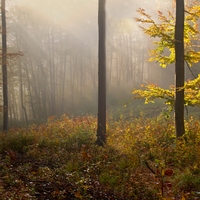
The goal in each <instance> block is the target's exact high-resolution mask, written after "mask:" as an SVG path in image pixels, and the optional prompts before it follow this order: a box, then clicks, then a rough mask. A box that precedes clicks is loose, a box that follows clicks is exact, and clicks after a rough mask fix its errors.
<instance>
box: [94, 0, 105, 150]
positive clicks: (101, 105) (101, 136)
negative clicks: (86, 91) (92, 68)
mask: <svg viewBox="0 0 200 200" xmlns="http://www.w3.org/2000/svg"><path fill="white" fill-rule="evenodd" d="M105 3H106V1H105V0H99V11H98V15H99V16H98V23H99V55H98V56H99V64H98V67H99V72H98V83H99V86H98V127H97V141H96V143H97V145H99V146H103V145H104V143H105V142H106V22H105V21H106V13H105Z"/></svg>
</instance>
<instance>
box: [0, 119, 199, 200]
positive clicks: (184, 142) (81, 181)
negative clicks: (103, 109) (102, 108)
mask: <svg viewBox="0 0 200 200" xmlns="http://www.w3.org/2000/svg"><path fill="white" fill-rule="evenodd" d="M199 124H200V121H199V120H198V119H194V118H192V117H191V118H190V119H188V120H187V121H186V134H185V136H184V137H182V138H180V139H178V140H177V139H176V137H175V130H174V123H173V120H171V119H165V118H153V119H148V118H142V117H140V118H134V119H131V120H130V121H125V120H124V119H122V118H121V119H119V120H112V119H109V120H108V127H107V144H106V145H105V146H104V147H98V146H96V145H94V143H95V140H96V136H95V135H96V118H95V117H91V116H85V117H77V118H69V117H67V116H63V117H61V118H60V119H54V118H53V117H51V118H49V119H48V122H47V123H46V124H43V125H39V126H37V125H32V126H30V127H29V128H26V129H25V128H24V129H23V128H19V129H11V130H9V132H8V133H7V134H5V133H1V135H0V153H1V154H0V199H3V200H8V199H9V200H18V199H19V200H22V199H23V200H26V199H27V200H34V199H41V200H42V199H43V200H47V199H49V200H56V199H58V200H60V199H69V200H70V199H75V200H76V199H84V200H89V199H95V200H98V199H99V200H102V199H105V200H107V199H110V200H123V199H124V200H125V199H126V200H127V199H128V200H131V199H133V200H148V199H149V200H157V199H158V200H160V199H162V200H173V199H174V200H179V199H180V200H186V199H196V200H197V199H200V148H199V147H200V126H199Z"/></svg>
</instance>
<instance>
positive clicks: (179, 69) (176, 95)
mask: <svg viewBox="0 0 200 200" xmlns="http://www.w3.org/2000/svg"><path fill="white" fill-rule="evenodd" d="M176 9H177V11H176V18H174V17H173V15H172V14H171V13H170V12H168V17H166V16H165V15H163V13H162V12H160V11H158V15H159V20H160V21H161V23H159V24H158V23H155V22H154V21H153V20H152V18H151V16H150V15H148V14H146V13H145V11H144V9H139V10H138V11H139V12H140V13H141V14H142V15H143V16H144V17H145V18H146V19H137V21H139V22H142V23H150V24H152V25H151V26H150V27H149V28H143V27H142V28H143V30H144V32H145V33H147V34H148V35H150V36H151V37H154V38H156V37H158V38H159V40H157V41H156V42H155V44H156V45H157V46H156V48H155V49H154V50H152V51H151V54H150V55H151V58H150V61H157V62H159V63H160V65H161V66H162V67H166V66H167V65H169V64H172V63H175V76H176V80H175V87H170V89H169V90H165V89H163V88H160V87H158V86H156V85H154V84H150V85H148V86H146V90H135V91H134V92H133V94H136V98H145V102H146V103H148V102H152V101H154V99H155V98H161V99H165V100H166V104H168V105H170V106H171V108H173V107H174V110H175V126H176V136H177V137H180V136H182V135H183V134H184V132H185V129H184V105H191V106H194V105H200V102H199V100H198V99H199V97H198V94H199V92H198V90H199V88H200V84H199V80H200V77H197V78H195V79H194V80H188V81H187V82H184V78H185V75H184V62H185V63H186V64H187V66H188V68H189V67H190V66H192V64H194V63H198V62H199V60H200V52H198V51H197V49H196V48H195V45H194V43H195V42H196V41H198V38H199V30H198V19H199V17H200V6H199V5H198V4H193V5H189V6H186V9H185V6H184V0H182V1H177V4H176ZM185 10H186V11H185ZM165 50H167V51H168V54H167V55H166V54H164V51H165ZM189 70H190V71H191V69H190V68H189ZM191 72H192V71H191ZM171 110H172V109H171Z"/></svg>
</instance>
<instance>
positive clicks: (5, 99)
mask: <svg viewBox="0 0 200 200" xmlns="http://www.w3.org/2000/svg"><path fill="white" fill-rule="evenodd" d="M1 19H2V76H3V130H4V131H7V130H8V81H7V79H8V77H7V33H6V10H5V0H1Z"/></svg>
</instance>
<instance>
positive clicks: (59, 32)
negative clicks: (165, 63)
mask: <svg viewBox="0 0 200 200" xmlns="http://www.w3.org/2000/svg"><path fill="white" fill-rule="evenodd" d="M7 4H8V6H7V7H8V11H7V27H8V28H7V35H8V37H7V38H8V39H7V40H8V42H7V43H8V53H10V54H11V55H12V54H17V53H18V54H19V56H16V57H14V58H13V57H10V58H8V59H9V61H8V62H9V63H8V82H9V84H8V91H9V92H8V95H9V97H8V99H9V119H10V123H11V124H13V123H16V122H25V123H32V122H37V121H40V120H46V119H47V117H48V116H58V117H59V116H61V115H62V114H68V115H80V114H81V115H85V114H93V115H95V113H96V112H97V85H98V83H97V81H98V78H97V75H98V67H97V66H98V60H97V58H98V52H97V50H98V47H97V45H98V42H97V39H98V32H97V28H98V27H97V13H98V10H97V1H83V2H79V1H60V3H57V2H56V3H55V2H54V1H51V3H48V2H46V1H43V2H42V3H41V2H39V1H38V2H37V1H34V2H31V1H16V2H12V1H10V2H9V1H8V3H7ZM55 4H56V6H54V5H55ZM63 4H64V5H65V6H63ZM107 4H108V5H107V32H106V37H107V43H106V45H107V94H108V100H107V104H108V106H109V107H110V106H112V105H115V104H116V103H117V102H119V101H122V100H124V99H126V98H128V97H130V94H131V91H132V90H133V88H136V87H139V86H140V85H141V84H142V83H146V82H153V83H156V84H158V85H160V86H162V87H168V86H169V85H170V84H173V82H174V76H173V73H174V69H173V67H169V68H167V69H162V68H160V67H159V65H158V64H156V63H152V62H148V58H149V55H148V51H149V49H151V48H152V43H151V39H150V38H149V37H148V36H146V35H145V34H143V32H142V30H141V29H140V28H139V27H138V24H137V23H136V22H135V20H134V17H138V16H139V14H138V13H137V12H136V10H137V9H138V8H140V7H142V8H144V9H147V11H148V10H149V11H148V12H151V13H155V14H154V18H156V17H157V16H156V12H157V9H162V8H161V6H162V5H160V3H157V1H155V2H151V3H149V2H148V1H145V2H144V3H142V4H141V3H135V2H132V1H123V2H122V1H111V0H110V1H108V2H107ZM153 5H156V6H153ZM44 7H46V10H45V11H43V8H44ZM163 7H164V8H163V10H164V11H167V10H168V9H170V10H172V9H173V8H172V3H171V2H169V3H165V5H163ZM150 8H151V9H150ZM77 13H80V14H79V15H78V14H77ZM166 73H167V74H168V76H166ZM188 76H189V77H191V76H190V75H188Z"/></svg>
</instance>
